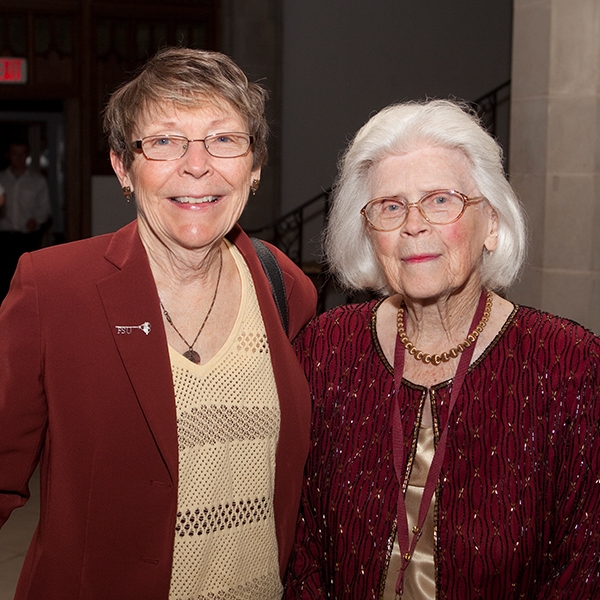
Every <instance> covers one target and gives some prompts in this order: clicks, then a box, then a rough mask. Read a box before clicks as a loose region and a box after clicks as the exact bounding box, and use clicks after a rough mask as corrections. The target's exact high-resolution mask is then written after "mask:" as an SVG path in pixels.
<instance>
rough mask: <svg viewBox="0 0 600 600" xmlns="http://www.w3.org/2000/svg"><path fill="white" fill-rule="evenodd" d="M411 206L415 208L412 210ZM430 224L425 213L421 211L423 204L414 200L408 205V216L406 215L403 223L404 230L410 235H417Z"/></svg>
mask: <svg viewBox="0 0 600 600" xmlns="http://www.w3.org/2000/svg"><path fill="white" fill-rule="evenodd" d="M411 208H414V209H415V210H413V211H412V212H411V210H410V209H411ZM428 226H429V222H428V221H427V219H426V218H425V215H423V213H422V212H421V206H420V205H419V203H418V202H413V203H411V204H407V205H406V216H405V217H404V223H403V225H402V231H405V232H406V233H407V234H409V235H416V234H418V233H420V232H421V231H424V230H425V229H427V227H428Z"/></svg>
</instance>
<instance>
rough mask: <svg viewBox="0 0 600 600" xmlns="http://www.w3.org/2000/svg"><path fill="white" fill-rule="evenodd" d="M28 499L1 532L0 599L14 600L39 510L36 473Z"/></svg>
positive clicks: (14, 512) (36, 473)
mask: <svg viewBox="0 0 600 600" xmlns="http://www.w3.org/2000/svg"><path fill="white" fill-rule="evenodd" d="M29 487H30V489H31V498H30V499H29V501H28V502H27V504H25V506H23V507H22V508H18V509H17V510H15V511H13V513H12V515H11V516H10V518H9V519H8V521H7V522H6V524H5V525H4V527H3V528H2V529H0V600H13V597H14V595H15V589H16V587H17V579H18V578H19V572H20V570H21V564H22V563H23V559H24V558H25V552H26V551H27V547H28V546H29V542H30V540H31V536H32V535H33V532H34V530H35V527H36V525H37V521H38V515H39V508H40V494H39V487H40V486H39V477H38V472H37V471H36V472H35V475H34V476H33V478H32V480H31V483H30V486H29Z"/></svg>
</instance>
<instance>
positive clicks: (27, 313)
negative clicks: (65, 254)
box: [0, 254, 48, 526]
mask: <svg viewBox="0 0 600 600" xmlns="http://www.w3.org/2000/svg"><path fill="white" fill-rule="evenodd" d="M42 348H43V343H42V339H41V327H40V320H39V311H38V302H37V291H36V284H35V280H34V277H33V268H32V264H31V259H30V257H29V255H27V254H25V255H24V256H23V257H22V258H21V260H20V262H19V267H18V268H17V271H16V274H15V276H14V278H13V283H12V287H11V291H10V293H9V294H8V295H7V296H6V299H5V300H4V302H3V304H2V305H1V306H0V526H2V525H3V524H4V522H5V521H6V519H8V517H9V515H10V513H11V512H12V511H13V510H14V509H15V508H17V507H19V506H22V505H23V504H25V502H26V501H27V499H28V498H29V487H28V482H29V479H30V477H31V475H32V473H33V471H34V469H35V467H36V465H37V463H38V460H39V455H40V451H41V448H42V445H43V441H44V437H45V432H46V424H47V418H48V415H47V405H46V398H45V395H44V389H43V372H42V362H43V361H42Z"/></svg>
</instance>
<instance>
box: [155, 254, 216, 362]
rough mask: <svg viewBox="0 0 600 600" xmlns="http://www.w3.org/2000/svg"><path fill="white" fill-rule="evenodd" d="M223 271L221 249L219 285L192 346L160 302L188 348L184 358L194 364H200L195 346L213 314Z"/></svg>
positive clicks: (169, 320) (166, 316)
mask: <svg viewBox="0 0 600 600" xmlns="http://www.w3.org/2000/svg"><path fill="white" fill-rule="evenodd" d="M222 270H223V250H222V249H221V252H220V254H219V274H218V275H217V284H216V285H215V291H214V293H213V297H212V301H211V303H210V306H209V308H208V312H207V313H206V316H205V317H204V320H203V321H202V325H200V329H198V333H197V334H196V337H195V338H194V341H193V342H192V343H191V344H189V343H188V341H187V340H186V339H185V338H184V337H183V336H182V335H181V333H180V332H179V329H177V327H175V323H173V320H172V319H171V315H169V313H168V312H167V309H166V308H165V307H164V305H163V303H162V300H161V301H160V307H161V309H162V311H163V315H165V319H166V320H167V323H168V324H169V325H170V326H171V327H172V328H173V329H174V330H175V333H176V334H177V335H178V336H179V337H180V338H181V340H182V341H183V343H184V344H185V345H186V346H187V347H188V350H187V351H186V352H184V353H183V356H185V357H186V358H187V359H188V360H190V361H191V362H193V363H195V364H197V365H199V364H200V354H198V352H196V350H194V345H195V344H196V342H197V341H198V338H199V337H200V334H201V333H202V330H203V329H204V326H205V325H206V321H208V317H209V315H210V313H211V312H212V309H213V306H214V305H215V300H216V299H217V292H218V290H219V283H220V281H221V271H222Z"/></svg>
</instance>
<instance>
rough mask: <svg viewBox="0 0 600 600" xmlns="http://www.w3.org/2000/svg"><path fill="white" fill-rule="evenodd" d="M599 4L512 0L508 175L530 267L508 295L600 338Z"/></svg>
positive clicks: (591, 0) (593, 1) (569, 0)
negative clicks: (525, 225)
mask: <svg viewBox="0 0 600 600" xmlns="http://www.w3.org/2000/svg"><path fill="white" fill-rule="evenodd" d="M599 34H600V2H599V1H598V0H515V3H514V29H513V59H512V60H513V65H512V106H511V143H510V168H509V170H510V173H511V181H512V183H513V185H514V187H515V189H516V190H517V192H518V194H519V196H520V198H521V200H522V202H523V204H524V206H525V209H526V212H527V215H528V220H529V226H530V240H531V247H530V254H529V262H528V265H527V267H526V269H525V271H524V273H523V276H522V278H521V281H520V282H519V283H518V284H517V285H515V286H514V287H513V289H512V290H511V291H510V293H509V297H510V298H511V299H513V300H515V301H517V302H520V303H522V304H528V305H532V306H535V307H539V308H542V309H544V310H547V311H549V312H552V313H556V314H560V315H562V316H565V317H569V318H571V319H574V320H576V321H578V322H580V323H581V324H583V325H585V326H586V327H588V328H590V329H592V330H593V331H594V332H596V333H600V242H599V241H598V240H599V237H598V231H599V228H598V225H599V218H600V193H599V190H600V188H599V185H598V183H599V182H600V178H599V171H600V137H599V132H600V122H599V108H600V102H599V85H600V81H599V62H600V35H599Z"/></svg>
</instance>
